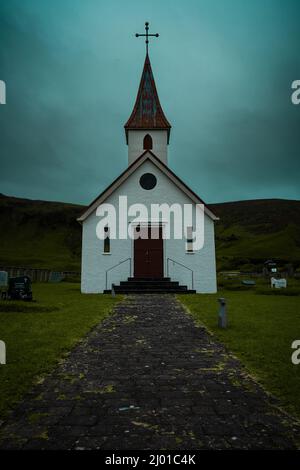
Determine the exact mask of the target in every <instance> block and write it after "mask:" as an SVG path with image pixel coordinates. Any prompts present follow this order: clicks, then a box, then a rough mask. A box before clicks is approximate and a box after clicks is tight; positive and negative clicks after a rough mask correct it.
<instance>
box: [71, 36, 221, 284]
mask: <svg viewBox="0 0 300 470" xmlns="http://www.w3.org/2000/svg"><path fill="white" fill-rule="evenodd" d="M146 39H147V40H148V37H147V38H146ZM147 46H148V44H147ZM124 127H125V137H126V144H127V146H128V167H127V168H126V169H125V171H123V173H121V174H120V176H119V177H118V178H117V179H115V180H114V181H113V182H112V183H111V184H110V185H109V186H108V187H107V188H106V189H105V190H104V191H103V192H102V193H101V194H100V195H99V196H98V197H97V198H96V199H95V200H94V201H93V202H92V203H91V204H90V205H89V207H88V208H87V209H86V210H85V211H84V213H83V214H82V215H81V217H79V219H78V221H79V222H80V223H81V224H82V276H81V291H82V293H103V292H106V293H108V292H111V290H112V289H113V290H114V291H115V292H116V293H118V292H120V293H139V292H140V293H145V292H149V293H155V292H190V293H193V292H200V293H213V292H216V290H217V287H216V264H215V239H214V221H215V220H217V217H216V216H215V215H214V214H213V213H212V212H211V210H210V209H209V208H208V207H207V206H206V205H205V203H204V202H203V200H202V199H201V198H200V197H199V196H198V195H197V194H195V192H194V191H192V190H191V189H190V188H189V187H188V186H187V185H186V184H185V183H184V182H183V181H182V180H181V178H180V177H178V176H177V175H176V174H175V173H174V172H173V171H172V170H171V169H170V167H169V165H168V146H169V143H170V138H171V125H170V123H169V121H168V120H167V118H166V116H165V114H164V112H163V109H162V107H161V104H160V101H159V97H158V93H157V89H156V85H155V81H154V77H153V73H152V68H151V63H150V59H149V55H148V47H147V53H146V58H145V63H144V68H143V72H142V77H141V81H140V85H139V89H138V93H137V98H136V101H135V105H134V108H133V111H132V113H131V115H130V117H129V119H128V121H127V122H126V124H125V126H124ZM182 158H185V160H186V161H187V156H185V155H184V156H182ZM103 168H105V167H103ZM125 197H126V198H125ZM120 198H123V199H122V201H123V200H125V199H126V207H131V208H134V207H137V206H136V205H138V204H139V205H143V206H144V207H145V209H148V213H146V215H145V214H144V213H143V214H142V216H141V215H140V217H139V218H138V219H137V218H136V217H134V216H133V215H132V214H133V213H130V211H129V213H128V214H126V216H127V215H128V220H127V219H126V220H127V221H126V224H127V226H128V227H127V228H128V233H129V234H130V233H132V234H133V235H132V236H131V237H129V236H124V233H123V234H122V236H120V234H119V233H115V230H114V229H113V228H112V227H111V226H109V224H107V225H105V227H104V232H105V235H104V237H103V239H102V238H99V236H98V235H97V226H98V224H99V220H100V218H99V213H101V209H104V208H106V207H108V205H112V207H115V208H116V216H117V218H119V219H120V217H121V216H122V218H123V216H124V214H123V212H122V211H123V209H122V211H120V200H121V199H120ZM174 204H176V205H177V208H178V207H179V209H180V208H182V211H184V209H185V208H186V207H187V206H190V207H192V208H196V206H199V207H200V206H201V207H202V212H203V223H202V225H201V227H202V230H203V244H202V246H201V248H200V249H195V247H194V243H195V242H194V239H195V230H196V229H197V227H195V225H194V223H193V222H192V223H191V222H189V225H188V226H185V227H183V231H182V232H183V234H184V236H182V237H178V236H177V237H176V236H175V234H174V233H173V232H174V231H173V232H172V230H170V227H169V225H170V224H171V219H170V217H169V218H167V217H166V216H165V214H164V212H163V211H162V213H161V215H160V216H159V217H157V216H156V217H155V218H153V216H152V212H151V207H152V205H156V206H159V205H160V206H161V205H163V206H164V207H173V205H174ZM174 217H175V216H174ZM176 217H177V216H176ZM176 220H177V221H178V217H177V218H176ZM182 220H183V224H184V218H183V219H182ZM194 220H195V215H193V221H194ZM117 222H120V220H118V221H117ZM98 232H99V231H98ZM113 232H114V233H113ZM117 232H118V231H117ZM123 232H124V231H123ZM167 233H168V234H169V235H168V236H166V234H167Z"/></svg>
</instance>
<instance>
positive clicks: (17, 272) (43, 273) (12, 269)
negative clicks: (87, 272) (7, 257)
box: [0, 266, 80, 282]
mask: <svg viewBox="0 0 300 470" xmlns="http://www.w3.org/2000/svg"><path fill="white" fill-rule="evenodd" d="M0 271H6V272H7V273H8V277H18V276H29V277H30V279H31V280H32V282H49V279H51V277H53V274H54V273H55V274H59V275H61V277H63V278H64V277H66V276H70V277H78V278H80V272H77V271H52V270H50V269H36V268H28V267H19V266H18V267H17V266H0Z"/></svg>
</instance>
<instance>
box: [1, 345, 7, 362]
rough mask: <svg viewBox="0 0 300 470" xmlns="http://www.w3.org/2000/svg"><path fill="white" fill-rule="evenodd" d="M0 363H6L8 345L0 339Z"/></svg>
mask: <svg viewBox="0 0 300 470" xmlns="http://www.w3.org/2000/svg"><path fill="white" fill-rule="evenodd" d="M0 364H6V346H5V343H4V341H0Z"/></svg>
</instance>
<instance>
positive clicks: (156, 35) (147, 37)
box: [135, 21, 159, 54]
mask: <svg viewBox="0 0 300 470" xmlns="http://www.w3.org/2000/svg"><path fill="white" fill-rule="evenodd" d="M145 30H146V34H139V33H136V35H135V36H136V37H137V38H138V37H140V36H144V37H145V38H146V41H145V43H146V53H147V54H148V44H149V36H155V37H156V38H158V36H159V34H158V33H156V34H149V33H148V31H149V23H148V21H146V23H145Z"/></svg>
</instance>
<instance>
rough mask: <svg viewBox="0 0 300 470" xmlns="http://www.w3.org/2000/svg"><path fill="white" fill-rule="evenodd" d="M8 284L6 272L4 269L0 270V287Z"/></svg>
mask: <svg viewBox="0 0 300 470" xmlns="http://www.w3.org/2000/svg"><path fill="white" fill-rule="evenodd" d="M7 285H8V273H7V272H6V271H0V289H1V287H7Z"/></svg>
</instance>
